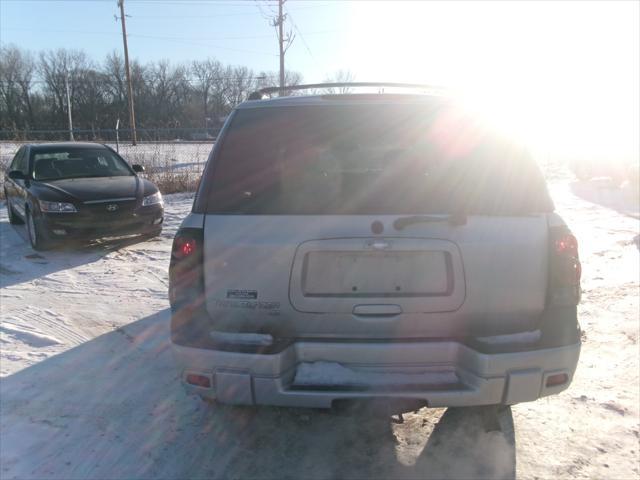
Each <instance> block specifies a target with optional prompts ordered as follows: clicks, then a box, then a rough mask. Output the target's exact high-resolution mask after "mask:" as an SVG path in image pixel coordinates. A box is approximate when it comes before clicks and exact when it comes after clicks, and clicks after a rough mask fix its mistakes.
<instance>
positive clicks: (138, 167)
mask: <svg viewBox="0 0 640 480" xmlns="http://www.w3.org/2000/svg"><path fill="white" fill-rule="evenodd" d="M131 168H133V171H134V172H136V173H142V172H144V167H143V166H142V165H138V164H135V165H131Z"/></svg>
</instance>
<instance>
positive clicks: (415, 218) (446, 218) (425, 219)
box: [393, 213, 467, 230]
mask: <svg viewBox="0 0 640 480" xmlns="http://www.w3.org/2000/svg"><path fill="white" fill-rule="evenodd" d="M435 222H448V223H449V224H450V225H453V226H460V225H465V224H466V223H467V215H466V214H465V213H452V214H449V215H411V216H408V217H400V218H397V219H396V220H395V221H394V222H393V227H394V228H395V229H396V230H403V229H404V228H406V227H408V226H410V225H415V224H416V223H435Z"/></svg>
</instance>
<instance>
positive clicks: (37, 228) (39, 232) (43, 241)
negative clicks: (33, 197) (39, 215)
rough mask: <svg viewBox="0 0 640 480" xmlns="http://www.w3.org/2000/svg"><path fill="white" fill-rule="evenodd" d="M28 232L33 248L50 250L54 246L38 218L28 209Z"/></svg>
mask: <svg viewBox="0 0 640 480" xmlns="http://www.w3.org/2000/svg"><path fill="white" fill-rule="evenodd" d="M27 233H28V234H29V243H31V248H33V249H34V250H49V249H50V248H51V247H52V243H51V240H50V239H49V236H48V235H47V234H46V232H45V230H44V228H43V227H42V225H41V224H40V223H39V222H38V221H37V219H35V218H33V215H32V214H31V212H30V211H29V210H27Z"/></svg>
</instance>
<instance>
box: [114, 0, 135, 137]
mask: <svg viewBox="0 0 640 480" xmlns="http://www.w3.org/2000/svg"><path fill="white" fill-rule="evenodd" d="M118 6H119V7H120V21H121V22H122V42H123V43H124V69H125V72H126V74H127V89H128V91H129V124H130V125H131V145H136V144H137V140H138V139H137V135H136V114H135V110H134V108H133V87H132V85H131V70H130V68H129V48H128V47H127V25H126V21H125V16H126V15H125V14H124V0H118Z"/></svg>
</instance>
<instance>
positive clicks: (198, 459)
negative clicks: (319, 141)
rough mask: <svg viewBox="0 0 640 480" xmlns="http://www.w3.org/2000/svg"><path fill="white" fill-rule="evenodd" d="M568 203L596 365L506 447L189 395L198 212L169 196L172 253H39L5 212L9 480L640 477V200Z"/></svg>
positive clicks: (563, 206) (2, 293)
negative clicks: (186, 253) (188, 322)
mask: <svg viewBox="0 0 640 480" xmlns="http://www.w3.org/2000/svg"><path fill="white" fill-rule="evenodd" d="M551 190H552V194H553V196H554V199H555V201H556V204H557V207H558V210H559V212H560V213H561V214H562V215H563V216H564V217H565V218H566V219H567V221H568V222H569V223H570V225H571V227H572V229H573V230H574V232H575V233H576V235H577V237H578V238H579V240H580V241H581V247H580V253H581V256H582V261H583V269H584V281H583V286H584V295H583V302H582V304H581V306H580V318H581V323H582V327H583V329H584V334H583V341H584V344H583V350H582V354H581V359H580V364H579V367H578V371H577V373H576V376H575V379H574V382H573V384H572V386H571V388H570V389H569V390H567V391H566V392H564V393H562V394H560V395H557V396H554V397H549V398H545V399H542V400H539V401H537V402H533V403H528V404H521V405H517V406H515V407H513V408H512V409H511V411H509V410H506V411H505V412H503V413H502V414H501V416H500V418H499V421H500V424H501V427H502V431H501V432H498V431H488V432H487V431H486V429H485V428H484V427H483V425H485V423H486V419H483V418H482V417H481V416H480V415H479V414H478V413H473V414H472V413H468V412H463V411H460V410H456V409H451V410H448V411H446V410H445V409H422V410H419V411H418V412H416V413H412V414H408V415H405V422H404V423H403V424H396V423H394V422H391V421H390V419H389V416H388V415H384V414H381V413H376V414H370V413H366V414H365V413H361V414H349V415H340V414H338V413H335V412H333V413H327V412H322V411H309V410H296V409H279V408H259V409H245V408H233V407H222V406H215V407H212V406H210V405H208V404H205V403H204V402H201V401H199V400H197V399H195V398H191V397H188V396H186V395H185V394H184V393H183V391H182V390H181V389H180V387H179V385H178V374H177V372H176V370H175V368H174V365H173V361H172V358H171V355H170V350H169V344H168V324H167V321H168V310H167V309H168V301H167V292H166V290H167V267H168V263H169V249H170V242H171V237H172V235H173V233H174V232H175V229H176V228H177V226H178V225H179V223H180V221H181V219H182V218H183V217H184V216H185V215H186V214H187V212H188V211H189V208H190V206H191V201H192V199H191V196H190V195H185V194H181V195H170V196H167V197H166V211H167V224H166V228H165V231H164V233H163V235H162V237H161V238H159V239H154V240H151V241H147V242H144V243H134V242H132V241H125V240H120V241H116V242H102V243H98V244H95V245H91V246H88V247H85V248H82V249H79V250H78V249H71V248H69V249H63V250H58V251H54V252H45V253H41V254H37V255H35V254H34V252H33V251H32V250H31V249H30V248H28V247H27V246H26V245H27V244H26V242H25V237H26V235H25V232H24V229H23V228H22V227H18V228H14V227H12V226H10V225H9V224H8V222H7V216H6V212H5V210H4V207H3V208H2V212H1V213H0V286H1V290H0V302H1V311H0V314H1V323H0V371H1V375H2V379H1V380H0V478H2V479H10V478H64V479H67V478H96V479H97V478H100V479H103V478H109V479H115V478H204V477H223V478H229V477H230V478H256V477H260V478H329V477H331V478H368V477H378V478H441V477H443V476H447V477H450V478H466V477H496V476H497V477H512V476H513V475H514V472H517V476H518V477H519V478H527V479H528V478H531V479H533V478H616V479H623V478H629V479H631V478H635V479H637V478H639V477H640V472H639V470H638V468H639V467H638V465H639V462H640V447H639V443H640V433H639V430H640V426H639V421H640V420H639V419H640V411H639V408H640V407H639V401H640V398H639V390H640V383H639V370H640V364H639V353H640V352H639V347H638V345H639V344H638V338H639V336H640V332H639V304H638V298H639V290H638V289H639V255H638V234H639V223H638V219H637V218H638V217H637V213H638V204H637V198H635V197H633V196H632V197H633V198H631V200H630V198H629V194H628V193H627V190H628V189H626V190H625V189H622V190H618V189H613V188H611V186H610V185H609V184H608V183H606V182H598V181H594V182H590V183H588V184H583V183H572V182H571V181H570V180H568V179H564V180H556V181H554V182H553V183H552V184H551ZM634 215H635V217H634ZM514 425H515V429H514ZM489 430H491V429H489Z"/></svg>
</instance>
